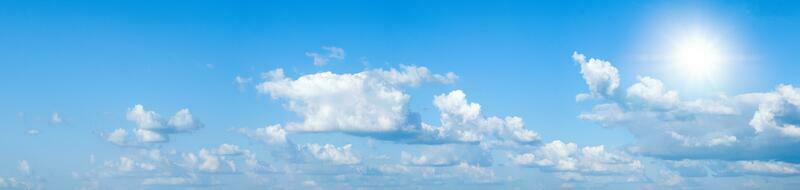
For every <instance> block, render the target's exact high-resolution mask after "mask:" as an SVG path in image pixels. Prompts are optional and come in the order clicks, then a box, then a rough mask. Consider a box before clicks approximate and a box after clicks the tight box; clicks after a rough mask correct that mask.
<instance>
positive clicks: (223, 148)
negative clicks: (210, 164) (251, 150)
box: [216, 144, 242, 155]
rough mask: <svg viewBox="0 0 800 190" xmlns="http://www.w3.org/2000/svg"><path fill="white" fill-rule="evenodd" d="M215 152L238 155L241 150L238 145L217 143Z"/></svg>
mask: <svg viewBox="0 0 800 190" xmlns="http://www.w3.org/2000/svg"><path fill="white" fill-rule="evenodd" d="M216 153H217V154H219V155H238V154H241V153H242V150H239V146H236V145H232V144H222V145H219V148H217V152H216Z"/></svg>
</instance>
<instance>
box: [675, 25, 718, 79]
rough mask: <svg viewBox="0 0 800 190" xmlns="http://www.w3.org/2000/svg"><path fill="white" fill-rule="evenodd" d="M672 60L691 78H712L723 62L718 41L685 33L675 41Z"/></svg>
mask: <svg viewBox="0 0 800 190" xmlns="http://www.w3.org/2000/svg"><path fill="white" fill-rule="evenodd" d="M674 47H675V49H674V50H673V51H674V52H673V55H672V58H673V59H672V62H673V64H674V65H675V66H676V67H677V68H676V69H677V70H678V72H682V73H681V74H683V75H685V77H690V79H692V80H713V79H714V78H716V77H717V75H718V74H719V73H718V72H719V71H720V69H723V68H722V65H723V64H724V62H725V55H724V54H723V51H722V49H721V47H720V45H719V42H718V41H716V40H714V39H713V38H711V37H708V36H705V35H698V34H695V35H687V36H684V38H683V39H681V40H678V41H676V43H675V45H674Z"/></svg>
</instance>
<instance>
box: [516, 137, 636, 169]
mask: <svg viewBox="0 0 800 190" xmlns="http://www.w3.org/2000/svg"><path fill="white" fill-rule="evenodd" d="M509 158H510V160H511V161H512V162H513V163H514V164H516V165H519V166H526V167H538V168H542V169H544V170H546V171H561V172H564V171H568V172H581V173H588V174H637V173H640V172H641V171H642V169H643V165H642V163H641V162H640V161H639V160H635V159H633V158H631V157H629V156H627V155H624V154H622V153H611V152H608V151H606V149H605V147H604V146H603V145H600V146H587V147H583V148H580V149H579V148H578V145H576V144H575V143H564V142H561V141H558V140H556V141H552V142H550V143H547V144H544V145H543V146H541V147H539V148H538V149H537V150H536V151H534V152H531V153H524V154H519V155H511V156H510V157H509Z"/></svg>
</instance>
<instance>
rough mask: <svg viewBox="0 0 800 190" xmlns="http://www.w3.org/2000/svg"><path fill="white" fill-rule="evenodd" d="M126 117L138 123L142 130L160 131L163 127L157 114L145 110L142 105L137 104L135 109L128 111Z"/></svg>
mask: <svg viewBox="0 0 800 190" xmlns="http://www.w3.org/2000/svg"><path fill="white" fill-rule="evenodd" d="M125 116H126V117H127V118H128V120H129V121H132V122H134V123H136V126H138V127H139V128H140V129H158V128H160V127H161V126H162V125H163V124H162V123H163V121H161V119H160V118H159V116H158V114H156V112H153V111H146V110H144V106H142V105H141V104H136V105H134V106H133V108H131V109H128V113H127V114H126V115H125Z"/></svg>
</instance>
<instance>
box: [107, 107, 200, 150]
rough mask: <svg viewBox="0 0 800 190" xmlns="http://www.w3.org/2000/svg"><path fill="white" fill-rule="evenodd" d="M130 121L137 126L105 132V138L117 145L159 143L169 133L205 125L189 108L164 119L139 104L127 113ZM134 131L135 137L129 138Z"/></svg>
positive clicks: (188, 130)
mask: <svg viewBox="0 0 800 190" xmlns="http://www.w3.org/2000/svg"><path fill="white" fill-rule="evenodd" d="M125 117H126V119H128V121H131V122H133V123H134V124H136V128H134V129H131V130H130V132H128V130H125V129H122V128H118V129H116V130H114V131H113V132H111V133H108V134H105V135H104V138H105V139H106V140H107V141H109V142H111V143H113V144H116V145H126V146H127V145H139V144H142V143H158V142H166V141H169V134H175V133H187V132H192V131H195V130H197V129H200V128H202V127H203V124H202V123H200V122H199V121H197V119H196V118H195V117H194V116H192V113H191V112H190V111H189V109H181V110H179V111H178V112H176V113H175V115H173V116H172V117H171V118H169V120H164V119H162V118H161V116H160V115H158V113H156V112H154V111H149V110H145V109H144V106H142V105H141V104H137V105H135V106H133V108H130V109H128V112H127V113H126V114H125ZM129 133H132V134H133V136H134V137H135V138H129V137H128V136H129Z"/></svg>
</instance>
